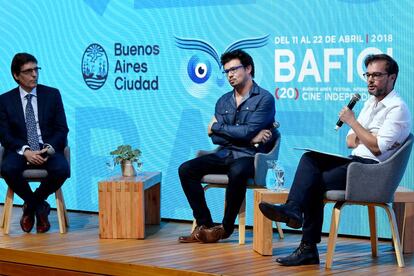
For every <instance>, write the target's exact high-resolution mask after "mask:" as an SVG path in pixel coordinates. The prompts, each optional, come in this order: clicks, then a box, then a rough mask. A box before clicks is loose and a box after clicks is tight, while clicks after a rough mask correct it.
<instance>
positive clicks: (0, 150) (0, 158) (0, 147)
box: [0, 146, 4, 177]
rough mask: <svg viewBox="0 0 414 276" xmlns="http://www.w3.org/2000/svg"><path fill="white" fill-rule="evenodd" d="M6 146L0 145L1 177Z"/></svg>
mask: <svg viewBox="0 0 414 276" xmlns="http://www.w3.org/2000/svg"><path fill="white" fill-rule="evenodd" d="M3 155H4V147H3V146H0V177H1V164H2V163H3Z"/></svg>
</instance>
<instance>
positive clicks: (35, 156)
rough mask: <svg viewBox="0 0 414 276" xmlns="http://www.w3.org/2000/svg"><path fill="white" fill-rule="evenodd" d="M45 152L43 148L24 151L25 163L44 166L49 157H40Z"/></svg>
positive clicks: (45, 149)
mask: <svg viewBox="0 0 414 276" xmlns="http://www.w3.org/2000/svg"><path fill="white" fill-rule="evenodd" d="M46 152H47V148H44V149H42V150H36V151H32V150H30V149H27V150H25V151H24V153H23V155H24V157H25V158H26V160H27V163H29V164H32V165H42V164H44V163H45V162H46V161H47V159H48V158H49V157H47V156H46V157H42V154H43V153H46Z"/></svg>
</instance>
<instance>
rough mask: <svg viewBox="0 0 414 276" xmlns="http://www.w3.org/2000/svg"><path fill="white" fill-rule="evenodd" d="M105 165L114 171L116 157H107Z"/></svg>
mask: <svg viewBox="0 0 414 276" xmlns="http://www.w3.org/2000/svg"><path fill="white" fill-rule="evenodd" d="M105 166H106V168H107V169H108V171H110V172H112V171H113V170H114V168H115V162H114V158H113V157H112V156H109V157H107V158H106V159H105Z"/></svg>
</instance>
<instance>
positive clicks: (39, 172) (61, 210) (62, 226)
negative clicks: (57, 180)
mask: <svg viewBox="0 0 414 276" xmlns="http://www.w3.org/2000/svg"><path fill="white" fill-rule="evenodd" d="M3 154H4V147H2V146H0V168H1V164H2V162H3ZM64 155H65V157H66V160H67V161H68V163H69V168H70V148H69V146H66V147H65V149H64ZM0 177H1V171H0ZM23 177H24V178H25V179H26V180H27V181H29V182H40V181H42V180H43V179H44V178H46V177H47V171H46V170H43V169H29V170H25V171H23ZM55 197H56V209H57V213H58V220H59V231H60V233H61V234H63V233H66V231H67V230H66V228H67V227H68V226H69V220H68V216H67V212H66V205H65V200H64V198H63V193H62V190H61V189H58V190H57V191H56V192H55ZM13 199H14V192H13V190H12V189H10V188H7V194H6V199H5V200H4V207H3V212H2V214H1V218H0V228H3V232H4V233H5V234H9V230H10V219H11V216H12V210H13Z"/></svg>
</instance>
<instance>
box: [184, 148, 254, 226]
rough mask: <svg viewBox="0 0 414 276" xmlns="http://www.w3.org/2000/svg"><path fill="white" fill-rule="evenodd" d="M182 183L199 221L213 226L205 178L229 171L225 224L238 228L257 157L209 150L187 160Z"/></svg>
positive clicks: (198, 222) (199, 223)
mask: <svg viewBox="0 0 414 276" xmlns="http://www.w3.org/2000/svg"><path fill="white" fill-rule="evenodd" d="M178 173H179V176H180V180H181V186H182V187H183V190H184V193H185V195H186V197H187V200H188V202H189V204H190V206H191V208H192V210H193V215H194V218H195V219H196V221H197V225H205V226H208V227H211V226H213V220H212V218H211V213H210V210H209V209H208V207H207V203H206V199H205V195H204V190H203V187H202V185H201V178H202V177H203V176H204V175H206V174H227V176H228V177H229V184H228V185H227V188H226V208H225V210H224V217H223V221H222V224H223V226H224V229H225V230H226V232H227V233H229V234H231V233H233V230H234V222H235V220H236V217H237V214H238V212H239V209H240V206H241V204H242V203H243V200H244V197H245V195H246V185H247V180H248V179H249V178H252V177H253V176H254V158H253V157H241V158H237V159H233V157H232V155H229V156H227V157H219V156H218V155H216V154H208V155H204V156H201V157H197V158H195V159H192V160H189V161H187V162H184V163H183V164H182V165H181V166H180V167H179V169H178Z"/></svg>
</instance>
